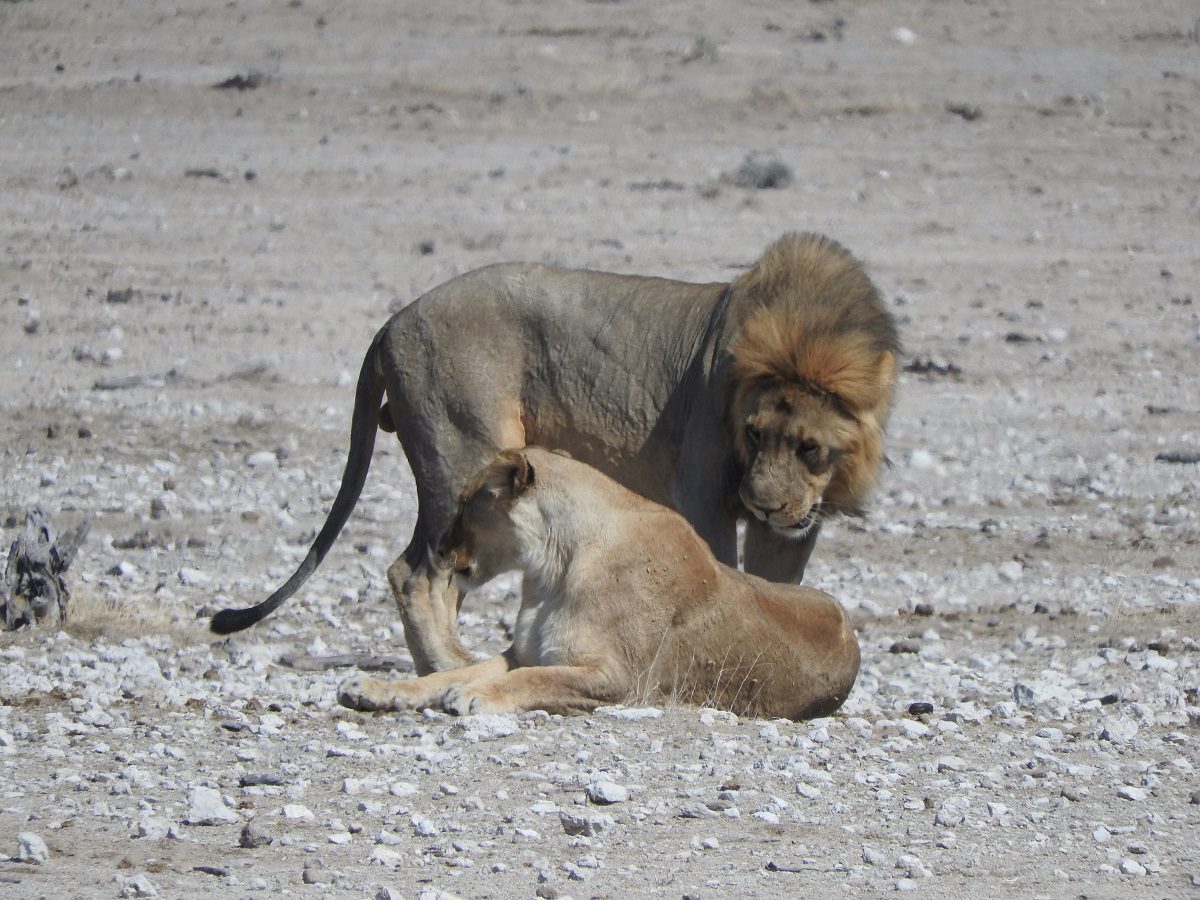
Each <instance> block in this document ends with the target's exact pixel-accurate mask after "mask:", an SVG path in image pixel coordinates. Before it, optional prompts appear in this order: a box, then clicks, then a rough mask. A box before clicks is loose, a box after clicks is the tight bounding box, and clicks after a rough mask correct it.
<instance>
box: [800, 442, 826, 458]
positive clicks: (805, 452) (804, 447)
mask: <svg viewBox="0 0 1200 900" xmlns="http://www.w3.org/2000/svg"><path fill="white" fill-rule="evenodd" d="M796 455H797V456H799V457H800V458H801V459H805V460H815V459H817V458H818V457H819V456H820V455H821V445H820V444H818V443H817V442H816V441H801V442H800V443H799V444H797V445H796Z"/></svg>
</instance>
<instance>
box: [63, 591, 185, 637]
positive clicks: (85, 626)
mask: <svg viewBox="0 0 1200 900" xmlns="http://www.w3.org/2000/svg"><path fill="white" fill-rule="evenodd" d="M67 610H68V612H67V621H66V624H65V625H64V626H63V631H65V632H66V633H67V634H69V635H71V636H72V637H75V638H79V639H80V640H85V641H90V640H94V639H96V638H98V637H105V638H108V639H110V640H124V639H126V638H136V637H146V636H148V635H166V636H168V637H172V638H175V639H177V640H179V641H182V642H187V643H195V642H197V641H200V640H203V635H201V634H200V626H199V625H198V624H195V623H194V622H192V621H189V620H187V619H184V618H181V617H180V615H179V613H178V611H177V610H175V609H173V608H172V607H169V606H167V605H166V604H164V603H163V602H162V601H160V600H159V599H157V598H156V597H154V596H131V597H129V598H128V599H124V600H113V599H111V598H105V597H101V596H100V595H99V594H97V593H96V592H95V590H93V589H92V588H91V587H90V586H89V585H79V586H77V587H75V589H74V590H73V591H72V593H71V603H70V605H69V606H68V607H67Z"/></svg>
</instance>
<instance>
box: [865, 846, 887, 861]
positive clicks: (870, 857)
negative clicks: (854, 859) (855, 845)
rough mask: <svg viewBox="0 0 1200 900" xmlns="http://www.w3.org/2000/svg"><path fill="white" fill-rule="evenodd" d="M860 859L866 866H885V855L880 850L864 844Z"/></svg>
mask: <svg viewBox="0 0 1200 900" xmlns="http://www.w3.org/2000/svg"><path fill="white" fill-rule="evenodd" d="M862 860H863V862H865V863H866V864H867V865H868V866H886V865H887V857H886V856H885V855H884V854H883V852H882V851H880V850H876V849H875V848H874V847H868V846H866V845H865V844H864V845H863V848H862Z"/></svg>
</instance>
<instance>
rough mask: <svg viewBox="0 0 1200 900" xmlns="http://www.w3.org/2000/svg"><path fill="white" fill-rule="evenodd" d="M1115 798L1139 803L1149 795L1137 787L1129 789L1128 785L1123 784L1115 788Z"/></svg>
mask: <svg viewBox="0 0 1200 900" xmlns="http://www.w3.org/2000/svg"><path fill="white" fill-rule="evenodd" d="M1117 796H1118V797H1120V798H1121V799H1122V800H1133V801H1136V802H1139V803H1140V802H1141V801H1142V800H1145V799H1146V798H1147V797H1148V796H1150V795H1149V794H1147V793H1146V792H1145V791H1144V790H1142V789H1141V788H1139V787H1131V786H1130V785H1127V784H1123V785H1121V786H1120V787H1118V788H1117Z"/></svg>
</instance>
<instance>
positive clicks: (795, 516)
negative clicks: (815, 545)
mask: <svg viewBox="0 0 1200 900" xmlns="http://www.w3.org/2000/svg"><path fill="white" fill-rule="evenodd" d="M733 426H734V428H735V429H736V432H735V435H734V443H735V446H736V449H737V453H738V456H739V458H740V459H741V462H742V464H743V473H744V474H743V476H742V480H741V484H739V485H738V495H739V496H740V497H741V500H742V503H743V504H744V505H745V507H746V510H747V512H749V513H750V514H751V515H752V516H754V517H755V518H756V519H758V520H759V521H761V522H765V523H766V524H768V525H770V527H771V528H772V529H774V531H775V532H776V533H778V534H780V535H783V536H785V537H789V538H794V539H800V538H803V537H804V536H805V535H807V534H808V533H809V531H810V530H811V529H812V528H813V526H814V525H816V524H817V522H818V521H819V519H820V517H821V515H822V513H823V512H831V511H838V512H846V511H847V510H846V509H844V508H842V507H841V505H840V504H839V503H838V502H837V500H838V499H839V498H837V497H830V498H829V499H831V500H832V501H833V502H832V503H831V504H830V506H829V507H827V508H823V506H822V501H823V500H825V499H826V498H827V495H829V494H836V493H837V492H836V491H832V490H831V487H832V486H833V485H834V483H835V478H836V477H837V476H838V474H839V471H840V470H841V468H842V467H843V465H844V463H845V462H846V461H847V458H848V456H850V455H852V454H854V453H855V451H856V449H857V441H856V440H855V437H856V435H855V432H856V430H857V429H856V427H855V426H856V423H855V421H854V419H853V418H851V417H849V416H847V415H846V414H845V413H844V412H842V411H839V410H838V409H836V408H835V406H834V405H833V404H832V403H831V402H830V401H829V400H828V399H827V398H823V397H820V396H818V395H815V394H813V393H811V392H809V391H806V390H805V389H804V388H802V387H800V386H798V385H794V384H789V383H786V382H782V381H777V380H771V381H768V382H765V383H759V384H755V385H752V386H749V387H747V388H744V389H743V390H742V391H740V392H739V396H738V398H737V400H736V401H735V408H734V421H733Z"/></svg>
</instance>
